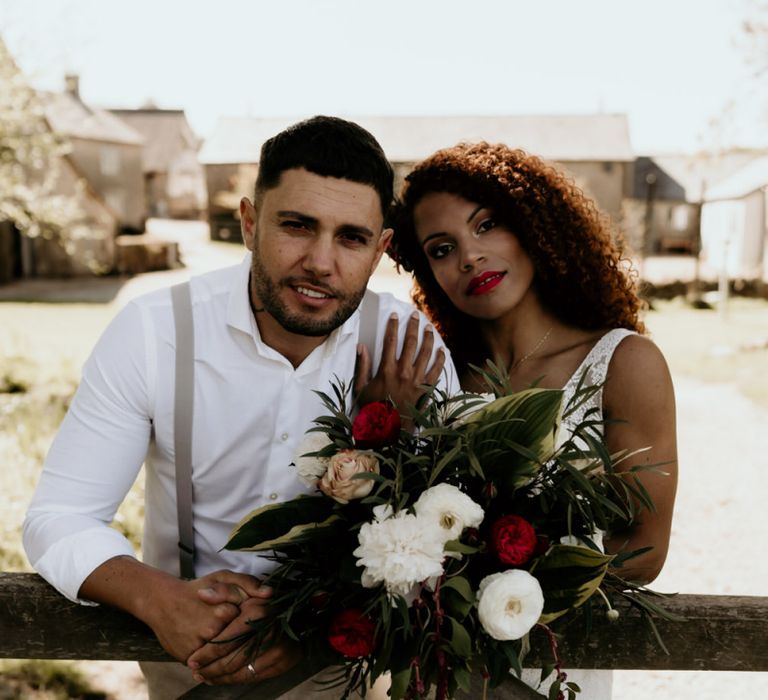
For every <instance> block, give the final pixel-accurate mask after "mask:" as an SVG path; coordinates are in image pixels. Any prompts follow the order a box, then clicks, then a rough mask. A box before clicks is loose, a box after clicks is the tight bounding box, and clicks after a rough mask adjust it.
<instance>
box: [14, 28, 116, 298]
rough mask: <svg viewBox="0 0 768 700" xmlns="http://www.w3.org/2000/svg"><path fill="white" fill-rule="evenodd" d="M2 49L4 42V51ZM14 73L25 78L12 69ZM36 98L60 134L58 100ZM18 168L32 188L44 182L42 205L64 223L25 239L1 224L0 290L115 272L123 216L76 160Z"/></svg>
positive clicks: (48, 124)
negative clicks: (20, 282)
mask: <svg viewBox="0 0 768 700" xmlns="http://www.w3.org/2000/svg"><path fill="white" fill-rule="evenodd" d="M3 48H4V47H3V46H2V43H1V42H0V50H1V49H3ZM5 58H6V59H7V56H6V57H5ZM11 62H12V59H11ZM6 67H7V64H6ZM11 70H13V71H16V75H17V76H18V77H20V74H19V73H18V69H17V68H16V66H15V64H13V63H11ZM37 96H38V98H39V99H40V104H41V106H43V107H44V108H45V107H48V108H49V109H48V111H45V110H44V114H43V116H42V117H41V126H42V127H43V128H44V129H46V130H49V131H55V130H56V128H57V127H59V128H60V127H61V125H62V124H63V123H64V122H65V120H63V119H62V118H61V111H62V110H61V109H59V108H58V107H57V105H59V104H60V101H59V100H58V98H57V97H55V96H52V95H49V94H40V93H38V94H37ZM52 106H53V108H51V107H52ZM52 123H55V124H56V125H57V127H54V126H53V124H52ZM17 166H19V167H22V168H23V169H24V178H26V180H27V181H28V182H29V183H30V184H31V185H32V186H33V187H34V186H35V183H37V184H39V183H40V182H41V181H46V182H47V183H48V184H47V185H46V186H45V187H44V188H43V189H42V190H41V195H40V196H42V197H43V201H42V202H41V201H40V200H38V203H41V204H42V205H43V207H47V208H49V209H50V210H51V218H50V219H48V221H49V222H50V221H57V220H60V221H61V222H62V223H61V224H50V223H48V224H45V225H43V227H42V230H41V231H39V233H38V234H37V235H34V236H32V235H22V234H21V232H20V231H19V230H18V229H17V228H16V226H15V225H14V223H13V221H12V220H10V219H9V220H2V221H0V284H4V283H7V282H12V281H14V280H16V279H20V278H29V277H68V276H75V275H81V274H95V273H105V272H110V271H111V270H112V269H113V266H114V262H115V252H116V248H115V235H116V233H117V230H118V225H119V216H118V213H117V212H116V211H115V210H113V209H112V207H111V206H110V205H109V204H108V203H107V202H106V200H105V198H104V197H103V196H102V195H101V194H100V193H99V192H97V191H96V190H95V188H94V187H93V186H92V185H91V184H90V183H89V182H88V180H87V179H86V177H85V176H84V173H83V172H82V171H81V170H80V167H79V165H78V162H77V159H76V157H75V154H74V153H69V154H67V155H58V156H52V157H51V158H50V159H49V160H47V161H46V162H45V164H44V165H41V166H40V167H39V168H35V167H32V168H30V167H29V164H26V165H25V164H23V163H17ZM45 220H46V217H43V221H45Z"/></svg>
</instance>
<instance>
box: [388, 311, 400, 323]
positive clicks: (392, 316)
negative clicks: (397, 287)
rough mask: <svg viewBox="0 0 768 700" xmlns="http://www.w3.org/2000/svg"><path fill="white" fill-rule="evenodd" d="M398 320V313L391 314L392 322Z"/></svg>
mask: <svg viewBox="0 0 768 700" xmlns="http://www.w3.org/2000/svg"><path fill="white" fill-rule="evenodd" d="M397 318H398V316H397V313H396V312H394V311H393V312H392V313H391V314H389V320H390V321H397Z"/></svg>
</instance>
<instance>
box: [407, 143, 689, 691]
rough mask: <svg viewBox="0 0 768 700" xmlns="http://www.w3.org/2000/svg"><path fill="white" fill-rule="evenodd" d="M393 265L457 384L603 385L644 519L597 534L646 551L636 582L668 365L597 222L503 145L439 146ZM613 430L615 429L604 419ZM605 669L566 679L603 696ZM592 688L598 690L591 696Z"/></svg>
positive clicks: (630, 575)
mask: <svg viewBox="0 0 768 700" xmlns="http://www.w3.org/2000/svg"><path fill="white" fill-rule="evenodd" d="M393 225H394V228H395V234H394V238H393V243H392V256H393V257H394V258H395V260H396V261H397V262H398V263H399V264H400V265H401V266H403V267H405V268H406V269H407V270H410V271H412V272H413V275H414V278H415V290H414V300H415V301H416V303H417V304H418V305H419V306H420V307H421V308H422V309H423V310H424V311H425V312H426V313H427V314H428V315H429V316H430V317H431V319H432V321H433V323H434V324H435V326H436V328H437V329H438V330H439V331H440V333H441V334H442V335H443V337H444V338H445V340H446V344H447V345H448V347H449V349H450V350H451V353H452V355H453V359H454V362H455V364H456V367H457V370H458V372H459V374H460V379H461V382H462V386H463V387H464V389H466V390H470V391H482V390H483V387H482V385H481V383H480V379H479V377H478V375H477V373H476V372H475V371H474V370H473V369H472V365H475V366H478V365H483V364H484V363H485V361H486V360H488V359H492V360H494V361H495V362H496V363H497V365H499V366H501V367H505V368H506V370H507V374H508V375H509V381H510V385H511V387H512V388H513V389H515V390H518V389H524V388H526V387H529V386H530V385H531V384H534V383H537V385H538V386H540V387H546V388H562V389H564V394H565V396H564V400H565V401H567V400H568V398H569V397H570V396H572V394H573V391H574V390H575V388H576V383H577V382H578V379H579V378H580V377H581V375H582V373H583V372H584V371H585V369H586V370H587V379H586V382H587V383H588V384H598V383H600V382H602V381H605V385H604V387H603V389H602V391H601V392H599V393H598V394H596V395H595V397H594V399H593V400H592V401H591V403H590V404H589V405H588V406H584V407H582V409H581V411H580V412H579V415H577V416H574V420H577V421H578V420H579V419H580V418H581V417H582V416H583V414H584V412H585V411H586V410H587V409H588V408H596V409H598V411H599V412H600V413H599V416H601V417H602V418H603V419H604V420H606V421H607V423H606V424H605V427H604V438H605V441H606V443H607V446H608V448H609V450H610V452H611V453H615V452H619V451H621V450H628V451H635V450H639V449H642V448H648V449H646V450H645V451H643V452H641V453H639V454H637V455H636V456H635V457H634V458H633V461H632V460H627V461H625V462H623V463H621V464H620V465H619V466H618V467H617V470H621V469H627V468H629V467H631V466H634V465H636V464H659V463H663V464H664V467H663V469H664V471H665V472H666V473H667V475H666V476H665V475H663V474H659V473H657V472H653V471H646V472H641V473H640V474H641V479H642V482H643V485H644V487H645V488H646V489H647V491H648V492H649V494H650V496H651V498H652V499H653V501H654V503H655V506H656V510H655V512H649V511H643V512H642V513H641V515H640V516H639V518H638V520H637V522H636V523H634V524H633V526H632V528H631V529H630V530H627V531H623V532H612V533H608V534H607V536H606V538H605V540H604V546H605V549H606V550H607V551H608V552H617V551H619V550H620V549H628V550H634V549H640V548H644V547H652V549H650V550H649V551H648V552H646V553H645V554H642V555H640V556H638V557H636V558H635V559H632V560H630V561H628V562H626V563H625V565H624V566H623V567H622V569H621V572H620V574H621V576H622V577H624V578H625V579H630V580H633V581H636V582H641V583H648V582H650V581H652V580H653V579H654V578H656V576H657V575H658V573H659V571H660V570H661V567H662V565H663V563H664V559H665V557H666V554H667V548H668V544H669V535H670V527H671V521H672V509H673V504H674V497H675V490H676V482H677V449H676V437H675V402H674V392H673V388H672V382H671V378H670V375H669V370H668V368H667V365H666V362H665V361H664V358H663V356H662V355H661V353H660V351H659V350H658V348H657V347H656V346H655V345H654V344H653V343H652V342H651V341H650V340H649V339H648V338H646V337H644V335H643V334H644V333H645V328H644V325H643V323H642V321H641V320H640V318H639V312H640V309H641V302H640V300H639V299H638V297H637V294H636V291H635V284H634V279H633V278H632V276H631V275H630V274H629V266H628V265H626V264H625V263H626V261H625V260H624V259H622V257H621V253H620V251H619V249H618V248H617V246H616V245H615V243H614V242H613V240H612V238H611V234H610V229H609V225H608V223H607V220H606V219H605V218H604V217H603V216H602V215H601V214H600V213H599V212H598V210H597V209H596V207H595V205H594V204H593V203H592V202H591V201H590V200H589V199H588V198H587V197H585V196H584V194H583V193H582V192H581V191H580V190H579V189H578V188H577V187H576V186H575V185H574V184H573V183H572V182H571V181H570V180H569V179H567V178H566V177H565V176H564V175H563V174H562V173H560V172H558V171H557V170H555V169H554V168H552V167H551V166H548V165H546V164H545V163H544V162H542V161H541V160H540V159H538V158H536V157H533V156H530V155H527V154H526V153H524V152H523V151H520V150H512V149H510V148H507V147H506V146H503V145H489V144H486V143H480V144H475V145H468V144H461V145H458V146H455V147H453V148H448V149H445V150H442V151H438V152H437V153H435V154H434V155H433V156H431V157H430V158H428V159H426V160H425V161H423V162H422V163H420V164H419V165H417V166H416V168H415V169H414V170H413V172H412V173H411V174H410V175H409V176H408V177H407V179H406V183H405V185H404V188H403V192H402V201H401V203H400V205H399V207H398V209H397V210H396V212H395V215H394V217H393ZM614 421H621V422H614ZM606 675H609V674H604V673H603V674H595V673H594V672H590V673H582V674H578V673H574V674H573V675H572V676H571V679H573V680H576V681H577V682H579V683H580V684H582V685H583V686H589V684H590V683H592V687H583V694H584V697H588V698H596V697H610V679H608V682H606V678H605V676H606ZM598 686H599V687H598Z"/></svg>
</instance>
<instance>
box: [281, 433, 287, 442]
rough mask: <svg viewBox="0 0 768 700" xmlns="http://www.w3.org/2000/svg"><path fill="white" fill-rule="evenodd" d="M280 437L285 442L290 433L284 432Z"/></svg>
mask: <svg viewBox="0 0 768 700" xmlns="http://www.w3.org/2000/svg"><path fill="white" fill-rule="evenodd" d="M280 439H281V440H282V441H283V442H285V441H286V440H287V439H288V433H283V434H282V435H281V436H280Z"/></svg>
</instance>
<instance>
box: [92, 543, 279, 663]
mask: <svg viewBox="0 0 768 700" xmlns="http://www.w3.org/2000/svg"><path fill="white" fill-rule="evenodd" d="M209 589H210V591H212V592H213V593H203V594H200V593H199V591H201V590H203V591H208V590H209ZM79 595H80V597H81V598H85V599H88V600H93V601H95V602H97V603H105V604H107V605H112V606H113V607H116V608H119V609H120V610H124V611H126V612H128V613H130V614H131V615H133V616H134V617H136V618H138V619H139V620H142V621H143V622H144V623H145V624H147V625H149V627H150V628H151V629H152V631H153V632H154V633H155V635H156V636H157V639H158V640H159V642H160V644H161V645H162V647H163V649H165V650H166V651H167V652H168V653H169V654H170V655H171V656H173V657H174V658H175V659H178V660H179V661H181V662H182V663H186V661H187V659H188V658H189V657H190V656H191V655H192V654H193V653H194V652H195V651H197V650H198V649H199V648H200V647H202V646H203V645H204V644H206V643H207V642H208V640H210V639H214V638H215V637H217V636H218V635H219V634H220V633H221V632H222V630H224V629H225V628H226V627H227V626H228V625H229V624H230V623H231V622H232V621H233V620H235V619H236V618H237V617H238V616H239V615H241V610H240V604H241V603H243V601H246V600H252V599H256V600H262V599H264V598H266V597H268V596H269V595H271V592H270V591H269V590H268V589H267V590H263V589H262V588H261V586H260V584H259V581H258V579H256V578H255V577H253V576H248V575H247V574H237V573H234V572H232V571H217V572H214V573H212V574H208V575H206V576H203V577H202V578H199V579H195V580H192V581H181V580H179V579H178V578H176V577H174V576H171V575H170V574H167V573H165V572H163V571H160V570H158V569H155V568H153V567H151V566H147V565H146V564H143V563H141V562H139V561H137V560H136V559H133V558H132V557H127V556H120V557H115V558H114V559H110V560H108V561H106V562H104V564H102V565H101V566H99V567H97V568H96V569H95V570H94V571H93V572H92V573H91V574H90V575H89V576H88V578H87V579H86V580H85V581H84V582H83V585H82V586H81V588H80V592H79ZM206 595H208V596H209V598H210V599H211V600H213V597H212V596H213V595H215V596H217V597H216V598H215V601H216V602H206V601H205V596H206ZM201 596H202V597H201Z"/></svg>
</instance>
